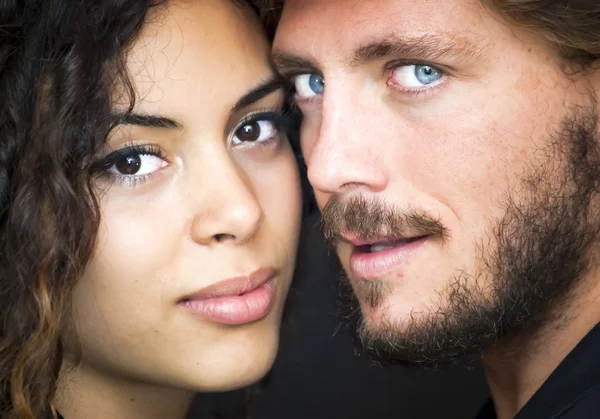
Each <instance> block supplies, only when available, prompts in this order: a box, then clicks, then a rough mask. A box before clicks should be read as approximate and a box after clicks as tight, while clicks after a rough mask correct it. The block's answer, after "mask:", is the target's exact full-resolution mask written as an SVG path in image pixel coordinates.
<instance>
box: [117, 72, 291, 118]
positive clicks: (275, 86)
mask: <svg viewBox="0 0 600 419" xmlns="http://www.w3.org/2000/svg"><path fill="white" fill-rule="evenodd" d="M283 87H285V81H284V80H283V79H282V78H281V76H279V75H272V76H271V77H270V78H268V79H267V80H265V81H263V82H261V83H259V84H258V85H257V86H255V87H253V88H252V89H251V90H250V91H249V92H248V93H246V94H245V95H244V96H242V97H241V98H240V99H239V100H238V101H237V102H236V103H235V105H234V106H233V107H232V108H231V111H230V114H234V113H236V112H239V111H240V110H242V109H244V108H246V107H248V106H250V105H252V104H253V103H256V102H258V101H259V100H261V99H263V98H265V97H266V96H269V95H270V94H271V93H273V92H275V91H277V90H279V89H281V88H283ZM113 118H114V121H115V122H114V124H113V128H114V127H116V126H118V125H137V126H140V127H148V128H163V129H171V130H181V129H183V124H182V123H181V122H178V121H176V120H175V119H172V118H168V117H165V116H161V115H151V114H146V113H135V112H122V113H116V114H114V115H113Z"/></svg>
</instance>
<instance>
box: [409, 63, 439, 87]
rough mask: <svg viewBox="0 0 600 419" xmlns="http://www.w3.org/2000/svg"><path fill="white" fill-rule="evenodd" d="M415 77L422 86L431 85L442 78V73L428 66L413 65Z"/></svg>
mask: <svg viewBox="0 0 600 419" xmlns="http://www.w3.org/2000/svg"><path fill="white" fill-rule="evenodd" d="M414 67H415V77H416V78H417V80H418V81H419V82H421V83H423V84H431V83H433V82H436V81H438V80H439V79H441V78H442V72H441V71H439V70H436V69H435V68H433V67H431V66H429V65H415V66H414Z"/></svg>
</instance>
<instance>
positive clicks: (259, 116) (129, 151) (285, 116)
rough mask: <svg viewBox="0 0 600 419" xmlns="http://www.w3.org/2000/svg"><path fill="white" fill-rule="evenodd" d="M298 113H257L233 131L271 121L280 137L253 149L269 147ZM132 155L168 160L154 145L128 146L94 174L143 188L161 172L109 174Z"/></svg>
mask: <svg viewBox="0 0 600 419" xmlns="http://www.w3.org/2000/svg"><path fill="white" fill-rule="evenodd" d="M297 116H298V115H297V113H296V112H294V110H293V108H292V107H291V106H285V107H284V108H283V109H281V108H270V109H264V110H260V111H256V112H254V113H252V114H249V115H246V116H245V117H244V118H243V119H242V120H241V121H240V122H239V123H238V124H236V125H235V128H234V129H233V134H232V135H235V133H236V132H237V131H238V130H239V129H240V128H241V127H242V126H244V125H246V124H251V123H254V122H258V121H269V122H272V123H273V125H274V127H275V129H276V130H277V133H278V135H274V136H273V137H272V138H271V139H269V140H268V141H264V142H261V143H257V144H254V145H253V147H268V146H269V145H270V143H271V142H272V141H273V140H277V141H279V140H280V137H281V135H280V134H282V133H285V134H286V137H287V134H289V132H290V131H291V130H292V129H294V128H295V126H296V124H297V123H296V121H297V119H296V118H297ZM131 155H144V156H154V157H158V158H160V159H162V160H166V155H165V152H164V151H163V150H162V149H161V148H160V147H158V146H157V145H154V144H131V143H130V144H128V145H125V146H124V147H123V148H120V149H119V150H115V151H113V152H111V153H110V154H108V155H107V156H106V157H103V158H102V159H101V160H100V161H98V162H97V163H96V164H94V165H93V166H92V173H93V174H95V175H96V176H97V177H98V178H101V179H105V180H108V181H110V182H111V183H119V184H124V185H126V186H127V187H129V188H135V187H136V186H141V185H143V184H144V183H146V182H147V181H149V180H151V179H152V177H153V176H155V175H156V174H157V173H158V172H159V171H160V170H159V171H156V172H152V173H148V174H145V175H120V174H115V173H109V172H108V171H109V170H110V169H111V168H112V167H113V166H114V165H115V164H116V163H117V162H118V161H120V160H121V159H124V158H126V157H128V156H131Z"/></svg>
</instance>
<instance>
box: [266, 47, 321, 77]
mask: <svg viewBox="0 0 600 419" xmlns="http://www.w3.org/2000/svg"><path fill="white" fill-rule="evenodd" d="M271 61H272V62H273V65H274V66H275V68H276V69H277V71H279V73H280V74H282V76H283V77H284V78H286V77H290V76H291V75H295V74H298V73H320V70H319V69H318V66H317V64H316V63H315V62H314V61H313V60H312V59H310V58H304V57H300V56H298V55H294V54H291V53H288V52H284V51H280V50H278V49H274V50H273V53H272V55H271Z"/></svg>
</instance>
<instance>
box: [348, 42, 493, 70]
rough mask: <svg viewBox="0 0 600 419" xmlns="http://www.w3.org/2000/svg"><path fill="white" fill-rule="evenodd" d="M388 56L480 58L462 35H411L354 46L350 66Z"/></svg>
mask: <svg viewBox="0 0 600 419" xmlns="http://www.w3.org/2000/svg"><path fill="white" fill-rule="evenodd" d="M389 56H394V57H399V58H406V59H422V60H427V61H433V60H437V59H440V58H455V59H463V60H469V61H476V62H477V61H481V60H483V54H482V50H481V49H480V48H478V47H477V46H475V45H474V44H473V43H472V42H470V41H468V40H467V39H465V38H462V37H456V36H453V37H450V36H439V35H424V36H419V37H412V38H411V37H398V36H389V37H386V38H383V39H381V40H378V41H374V42H370V43H368V44H366V45H363V46H361V47H359V48H357V49H356V51H355V52H354V57H353V58H352V60H351V62H350V65H352V66H359V65H361V64H365V63H367V62H370V61H375V60H379V59H382V58H385V57H389Z"/></svg>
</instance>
